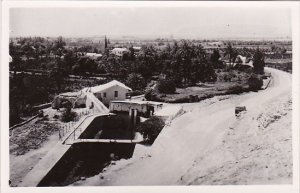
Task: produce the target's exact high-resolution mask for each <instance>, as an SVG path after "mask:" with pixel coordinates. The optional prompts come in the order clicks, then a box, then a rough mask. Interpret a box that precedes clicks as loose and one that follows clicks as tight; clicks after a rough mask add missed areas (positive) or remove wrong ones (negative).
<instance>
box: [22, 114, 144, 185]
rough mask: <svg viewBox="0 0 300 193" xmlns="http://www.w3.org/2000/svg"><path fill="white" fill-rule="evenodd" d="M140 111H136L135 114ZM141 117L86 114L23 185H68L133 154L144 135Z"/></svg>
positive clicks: (36, 167)
mask: <svg viewBox="0 0 300 193" xmlns="http://www.w3.org/2000/svg"><path fill="white" fill-rule="evenodd" d="M135 115H136V114H135ZM138 122H139V117H137V116H129V115H128V114H111V113H108V114H96V115H90V116H87V117H85V118H84V119H83V120H81V121H80V123H79V124H78V125H76V126H75V127H74V129H73V131H72V132H70V133H69V134H68V135H67V136H66V137H65V138H64V140H63V141H62V142H61V143H59V144H57V146H55V147H53V150H52V151H51V152H49V153H48V154H47V155H46V156H45V157H44V158H43V159H42V160H41V161H40V162H39V163H38V164H37V165H36V166H35V167H34V169H33V170H32V171H31V172H30V173H29V174H28V175H27V176H26V177H25V178H24V179H23V182H22V184H20V185H21V186H66V185H69V184H71V183H74V182H76V181H78V180H80V179H83V178H87V177H91V176H94V175H97V174H99V173H100V172H101V171H102V170H103V169H104V168H105V167H106V166H107V165H108V164H110V162H111V161H113V160H119V159H122V158H125V159H127V158H130V157H132V155H133V152H134V149H135V145H136V143H140V142H142V141H143V137H142V136H141V135H140V134H138V133H136V132H135V124H136V123H138Z"/></svg>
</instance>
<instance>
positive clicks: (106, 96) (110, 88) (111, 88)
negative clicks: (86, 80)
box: [84, 80, 132, 105]
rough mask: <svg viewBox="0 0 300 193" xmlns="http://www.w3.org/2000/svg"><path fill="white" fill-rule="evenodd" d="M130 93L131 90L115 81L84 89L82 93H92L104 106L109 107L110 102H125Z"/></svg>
mask: <svg viewBox="0 0 300 193" xmlns="http://www.w3.org/2000/svg"><path fill="white" fill-rule="evenodd" d="M130 91H132V89H131V88H129V87H128V86H126V85H125V84H123V83H121V82H119V81H117V80H113V81H111V82H109V83H106V84H102V85H99V86H94V87H89V88H84V92H91V93H93V94H94V95H95V96H96V97H97V98H98V99H99V100H100V101H101V102H102V103H103V104H105V105H109V103H110V101H114V100H125V99H126V98H127V95H128V93H129V92H130Z"/></svg>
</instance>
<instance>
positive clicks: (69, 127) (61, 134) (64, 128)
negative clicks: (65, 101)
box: [58, 108, 98, 141]
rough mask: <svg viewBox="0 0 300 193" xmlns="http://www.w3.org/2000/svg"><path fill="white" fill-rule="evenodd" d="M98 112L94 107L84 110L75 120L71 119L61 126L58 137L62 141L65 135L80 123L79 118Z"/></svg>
mask: <svg viewBox="0 0 300 193" xmlns="http://www.w3.org/2000/svg"><path fill="white" fill-rule="evenodd" d="M95 113H98V110H97V109H95V108H93V109H86V110H84V111H81V112H79V113H78V114H77V116H76V117H75V119H74V121H70V122H67V123H64V124H63V125H61V126H59V131H58V138H59V140H60V141H62V139H63V137H64V136H65V135H66V134H68V133H69V132H70V131H72V130H74V129H75V128H74V126H75V125H76V124H78V122H79V120H80V119H81V118H82V117H87V116H88V115H91V114H95Z"/></svg>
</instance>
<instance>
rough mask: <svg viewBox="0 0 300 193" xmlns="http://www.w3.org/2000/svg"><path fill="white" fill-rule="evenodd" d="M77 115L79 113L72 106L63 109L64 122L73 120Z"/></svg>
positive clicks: (62, 118) (62, 119) (62, 117)
mask: <svg viewBox="0 0 300 193" xmlns="http://www.w3.org/2000/svg"><path fill="white" fill-rule="evenodd" d="M76 116H77V113H76V112H74V111H72V109H71V108H70V107H67V108H65V110H64V111H63V113H62V115H61V121H62V122H70V121H73V120H74V119H75V117H76Z"/></svg>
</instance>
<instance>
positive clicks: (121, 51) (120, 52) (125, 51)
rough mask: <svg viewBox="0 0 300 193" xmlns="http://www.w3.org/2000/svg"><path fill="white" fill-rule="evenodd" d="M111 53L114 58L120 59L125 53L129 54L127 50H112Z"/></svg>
mask: <svg viewBox="0 0 300 193" xmlns="http://www.w3.org/2000/svg"><path fill="white" fill-rule="evenodd" d="M111 53H112V54H114V55H116V56H119V57H122V56H123V55H124V54H125V53H129V50H128V49H127V48H114V49H112V50H111Z"/></svg>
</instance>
